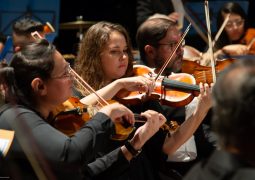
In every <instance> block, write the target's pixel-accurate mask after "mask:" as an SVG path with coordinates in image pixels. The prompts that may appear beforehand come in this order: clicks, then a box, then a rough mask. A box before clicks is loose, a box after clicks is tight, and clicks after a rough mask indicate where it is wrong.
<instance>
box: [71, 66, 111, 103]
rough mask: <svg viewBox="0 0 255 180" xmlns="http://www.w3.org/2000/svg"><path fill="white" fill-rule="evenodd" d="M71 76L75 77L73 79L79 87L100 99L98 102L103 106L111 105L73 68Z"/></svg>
mask: <svg viewBox="0 0 255 180" xmlns="http://www.w3.org/2000/svg"><path fill="white" fill-rule="evenodd" d="M70 71H71V74H72V75H73V78H74V79H75V80H76V82H77V83H79V85H81V86H82V87H83V88H84V89H85V90H87V91H88V92H89V93H94V94H95V95H96V97H97V98H98V99H99V100H97V102H98V103H99V104H100V105H101V106H106V105H109V103H108V102H107V101H106V100H105V99H104V98H103V97H102V96H100V95H99V94H98V93H97V92H96V91H95V90H94V89H93V88H92V87H91V86H90V85H89V84H88V83H87V82H86V81H85V80H84V79H83V78H82V77H81V76H79V75H78V74H77V73H76V72H75V71H74V70H73V69H72V68H71V67H70Z"/></svg>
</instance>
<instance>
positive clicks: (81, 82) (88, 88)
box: [31, 31, 109, 106]
mask: <svg viewBox="0 0 255 180" xmlns="http://www.w3.org/2000/svg"><path fill="white" fill-rule="evenodd" d="M31 36H32V37H33V38H34V39H35V40H36V39H44V38H43V37H42V36H41V35H40V34H39V33H38V32H37V31H34V32H31ZM69 69H70V72H71V74H72V76H73V78H74V79H75V80H76V82H77V83H78V84H79V85H81V86H82V87H83V88H84V89H85V90H86V91H88V92H89V93H94V94H95V95H96V97H97V98H98V99H99V100H97V102H98V103H99V104H100V105H101V106H106V105H109V103H108V102H107V101H106V100H105V99H104V98H103V97H102V96H100V95H99V94H98V93H97V92H96V91H95V90H94V89H93V88H92V87H91V86H90V85H89V84H88V83H87V82H86V81H84V80H83V79H82V77H80V76H79V75H78V74H77V73H76V72H75V71H74V70H73V68H71V67H69Z"/></svg>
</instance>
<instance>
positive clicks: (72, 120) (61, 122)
mask: <svg viewBox="0 0 255 180" xmlns="http://www.w3.org/2000/svg"><path fill="white" fill-rule="evenodd" d="M52 113H53V121H52V122H51V124H52V126H53V127H55V128H56V129H58V130H59V131H61V132H63V133H64V134H66V135H68V136H72V135H73V134H74V133H75V132H76V131H78V130H79V129H80V128H81V127H82V126H83V125H84V123H85V122H86V121H88V120H89V119H90V117H91V116H90V114H89V113H88V111H87V107H86V106H85V105H84V104H82V103H81V102H80V100H79V99H78V98H76V97H70V98H69V99H68V100H66V101H65V102H64V103H62V104H61V105H59V106H58V107H56V109H55V110H54V111H53V112H52Z"/></svg>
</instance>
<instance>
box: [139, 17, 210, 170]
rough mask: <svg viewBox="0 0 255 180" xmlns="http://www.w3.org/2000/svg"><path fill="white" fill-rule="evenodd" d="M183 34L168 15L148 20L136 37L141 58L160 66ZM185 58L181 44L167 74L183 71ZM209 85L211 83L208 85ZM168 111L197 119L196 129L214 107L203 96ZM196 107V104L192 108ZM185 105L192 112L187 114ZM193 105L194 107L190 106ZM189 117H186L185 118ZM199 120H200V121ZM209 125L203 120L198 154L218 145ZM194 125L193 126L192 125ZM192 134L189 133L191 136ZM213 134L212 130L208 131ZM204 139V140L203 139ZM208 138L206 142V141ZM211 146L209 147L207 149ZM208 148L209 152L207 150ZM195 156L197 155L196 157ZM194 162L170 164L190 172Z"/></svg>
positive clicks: (173, 116)
mask: <svg viewBox="0 0 255 180" xmlns="http://www.w3.org/2000/svg"><path fill="white" fill-rule="evenodd" d="M180 37H181V32H180V31H179V30H178V28H177V24H176V23H175V22H172V21H170V20H168V19H164V18H153V19H149V20H147V21H145V22H144V23H143V24H142V25H141V26H140V27H139V28H138V31H137V35H136V39H137V44H138V48H139V51H140V56H141V61H142V62H143V63H144V64H145V65H147V66H149V67H151V68H155V70H156V71H157V69H160V68H161V67H162V65H163V64H164V63H165V61H166V60H167V59H168V57H169V54H170V53H171V51H172V50H173V49H174V47H175V45H176V44H177V42H178V41H179V39H180ZM182 59H183V46H180V47H179V48H178V49H177V51H176V53H175V54H174V56H173V58H172V60H171V62H170V63H169V64H168V66H167V68H166V69H165V71H164V72H163V73H164V75H167V76H168V75H171V73H179V72H181V68H182ZM205 86H207V85H205ZM162 107H163V108H164V109H165V111H166V114H167V116H166V117H167V119H176V120H177V121H178V122H179V123H183V124H186V123H188V122H189V123H190V122H192V121H197V122H196V123H197V124H196V123H195V124H196V126H195V127H196V128H194V129H193V128H191V129H193V130H192V132H193V133H194V132H195V131H196V129H197V127H198V126H199V125H200V123H201V122H202V121H203V119H204V118H205V116H206V114H207V112H208V111H209V109H210V103H208V101H207V100H206V99H204V98H203V97H202V98H201V97H200V98H198V99H194V100H193V101H192V102H191V103H190V104H189V105H188V106H186V108H185V107H180V108H173V107H168V106H162ZM191 107H193V108H191ZM185 109H188V111H189V112H190V111H191V113H189V114H186V112H185ZM190 109H191V110H190ZM185 119H186V121H185ZM198 122H199V123H198ZM205 126H206V127H208V125H207V124H205V123H203V124H202V125H201V126H200V127H199V131H197V132H196V134H195V139H196V140H197V141H196V145H197V151H198V158H199V157H201V158H202V157H203V156H207V155H208V154H207V153H210V151H212V150H213V149H214V145H213V143H211V142H209V141H207V140H206V139H205V136H204V132H203V131H202V128H203V127H205ZM190 127H191V126H190ZM191 135H192V134H190V136H189V137H191ZM208 135H209V134H208ZM200 141H201V143H200ZM204 142H206V143H204ZM205 147H208V148H207V149H204V148H205ZM205 152H207V153H205ZM193 159H194V158H193ZM192 164H193V162H190V163H187V162H185V161H184V159H181V158H180V159H179V162H177V163H172V162H171V163H168V164H167V166H169V167H170V168H172V169H174V170H175V171H179V173H181V174H182V175H184V174H185V173H186V171H187V170H188V168H190V167H191V165H192Z"/></svg>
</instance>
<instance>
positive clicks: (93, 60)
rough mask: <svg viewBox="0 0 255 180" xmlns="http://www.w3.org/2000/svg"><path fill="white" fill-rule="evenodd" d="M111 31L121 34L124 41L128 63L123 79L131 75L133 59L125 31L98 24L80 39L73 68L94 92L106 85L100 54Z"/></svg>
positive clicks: (106, 24) (104, 23) (119, 27)
mask: <svg viewBox="0 0 255 180" xmlns="http://www.w3.org/2000/svg"><path fill="white" fill-rule="evenodd" d="M113 31H117V32H119V33H121V34H122V35H123V36H124V37H125V39H126V42H127V47H128V49H127V53H128V59H129V63H128V68H127V71H126V74H125V75H124V77H127V76H130V75H131V74H132V70H133V60H134V57H133V54H132V46H131V41H130V38H129V35H128V33H127V31H126V30H125V28H124V27H123V26H121V25H119V24H113V23H109V22H99V23H97V24H95V25H93V26H92V27H90V28H89V30H88V31H87V32H86V34H85V36H84V38H83V39H82V42H81V45H80V48H79V52H78V57H77V60H76V62H75V67H74V68H75V70H76V72H77V73H78V74H79V75H80V76H81V77H82V78H83V79H84V80H85V81H86V82H87V83H88V84H89V85H91V86H92V87H93V88H94V89H95V90H98V89H100V88H102V87H104V86H105V85H106V82H105V80H104V72H103V70H102V69H103V68H102V65H101V57H100V54H101V53H102V51H103V49H104V47H105V46H106V44H107V42H108V41H109V39H110V34H111V33H112V32H113Z"/></svg>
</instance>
